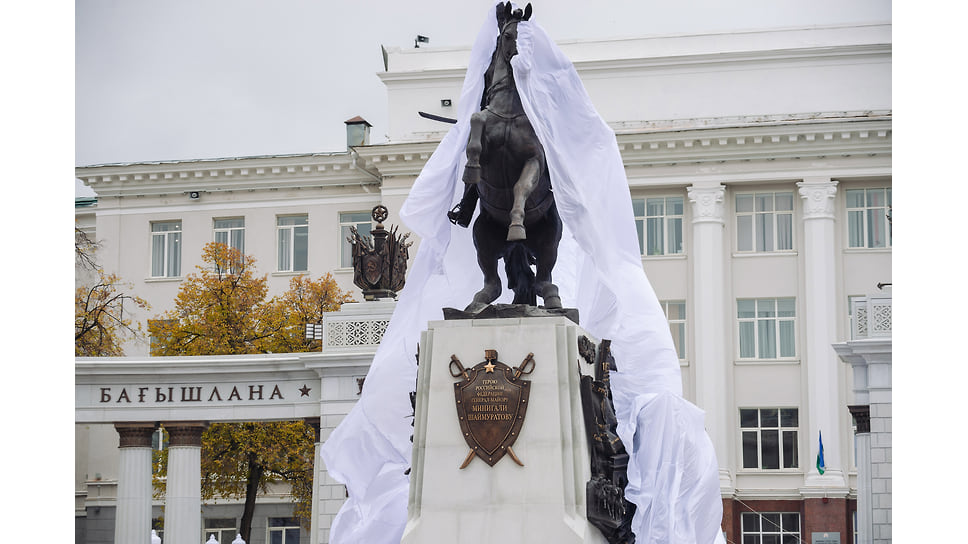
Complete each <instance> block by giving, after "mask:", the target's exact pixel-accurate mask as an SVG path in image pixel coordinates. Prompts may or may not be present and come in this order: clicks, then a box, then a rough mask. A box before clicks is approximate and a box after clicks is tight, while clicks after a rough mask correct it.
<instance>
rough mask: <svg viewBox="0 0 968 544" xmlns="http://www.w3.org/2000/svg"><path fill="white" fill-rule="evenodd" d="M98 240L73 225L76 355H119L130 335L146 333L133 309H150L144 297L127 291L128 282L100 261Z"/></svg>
mask: <svg viewBox="0 0 968 544" xmlns="http://www.w3.org/2000/svg"><path fill="white" fill-rule="evenodd" d="M97 247H98V244H97V243H96V242H95V241H94V240H91V239H90V238H88V236H87V235H86V234H85V233H84V231H82V230H80V229H78V228H77V227H74V258H75V273H76V274H78V280H79V281H78V283H79V285H78V286H77V287H76V288H75V290H74V355H75V356H77V357H119V356H122V355H124V349H123V348H122V344H123V343H124V341H125V340H126V339H128V338H140V337H142V336H143V333H142V331H141V326H140V324H137V323H135V322H134V320H133V316H134V315H133V313H132V310H134V309H136V308H141V309H145V310H147V309H149V308H150V307H149V305H148V303H147V302H145V300H144V299H142V298H140V297H137V296H134V295H131V294H128V293H126V292H125V289H132V288H133V286H132V285H131V284H129V283H125V282H123V281H121V278H120V277H119V276H118V275H117V274H107V273H105V272H104V270H103V269H102V268H101V267H100V266H99V265H98V264H97V258H96V251H97Z"/></svg>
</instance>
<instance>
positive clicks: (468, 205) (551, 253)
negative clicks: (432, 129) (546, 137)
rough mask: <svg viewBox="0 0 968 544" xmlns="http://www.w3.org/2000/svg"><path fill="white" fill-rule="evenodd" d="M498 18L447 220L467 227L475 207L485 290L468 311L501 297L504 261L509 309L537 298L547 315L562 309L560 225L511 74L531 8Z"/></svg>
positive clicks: (501, 8) (503, 6)
mask: <svg viewBox="0 0 968 544" xmlns="http://www.w3.org/2000/svg"><path fill="white" fill-rule="evenodd" d="M496 11H497V23H498V28H499V29H500V33H499V34H498V38H497V46H496V47H495V49H494V54H493V55H492V57H491V63H490V65H489V66H488V68H487V71H486V72H485V74H484V93H483V96H482V98H481V109H480V111H478V112H476V113H474V114H473V115H472V116H471V119H470V137H469V138H468V141H467V165H466V167H465V168H464V175H463V181H464V183H465V190H464V196H463V198H462V199H461V201H460V203H458V204H457V205H456V206H455V207H454V209H453V210H451V211H450V212H449V213H448V217H449V218H450V220H451V221H452V222H453V223H455V224H457V225H460V226H462V227H467V226H468V225H469V224H470V220H471V217H472V216H473V213H474V208H475V206H476V205H477V202H478V200H480V205H481V213H480V214H479V215H478V217H477V220H476V221H475V222H474V227H473V238H474V246H475V248H476V249H477V263H478V265H479V266H480V268H481V271H482V272H483V273H484V287H483V289H481V290H480V291H478V292H477V294H475V295H474V300H473V301H472V302H471V303H470V304H469V305H468V306H467V308H466V309H465V311H467V312H471V313H478V312H480V311H481V310H483V309H484V308H486V307H487V306H488V305H489V304H490V303H491V302H493V301H494V300H496V299H497V297H498V296H500V294H501V290H502V287H501V280H500V277H499V276H498V268H497V261H498V259H502V258H503V259H504V266H505V271H506V272H507V277H508V287H509V288H510V289H512V290H513V291H514V301H513V303H514V304H530V305H532V306H535V305H536V304H537V299H536V296H540V297H541V299H542V300H543V302H544V306H545V308H561V299H560V298H559V296H558V287H557V286H556V285H555V284H553V283H552V282H551V270H552V269H553V268H554V266H555V261H556V260H557V259H558V243H559V241H560V240H561V232H562V225H561V218H560V217H559V216H558V208H557V207H556V206H555V199H554V194H553V193H552V191H551V178H550V177H549V175H548V163H547V161H546V160H545V152H544V148H543V147H542V146H541V142H540V141H539V140H538V136H537V135H536V134H535V132H534V128H533V127H532V126H531V122H530V121H529V120H528V117H527V115H525V113H524V107H523V106H522V105H521V98H520V96H519V95H518V91H517V86H516V84H515V82H514V73H513V71H512V68H511V58H512V57H513V56H514V55H516V54H517V36H518V23H520V22H521V21H527V20H528V19H529V18H530V17H531V4H528V5H527V7H526V8H525V9H524V11H523V12H522V11H521V10H520V9H516V10H513V11H512V8H511V2H504V3H500V4H498V5H497V9H496ZM532 264H533V265H535V270H534V271H532V269H531V265H532Z"/></svg>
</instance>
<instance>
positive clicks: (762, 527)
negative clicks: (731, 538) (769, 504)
mask: <svg viewBox="0 0 968 544" xmlns="http://www.w3.org/2000/svg"><path fill="white" fill-rule="evenodd" d="M741 519H742V523H743V544H800V543H801V542H803V541H802V540H800V513H799V512H743V515H742V517H741Z"/></svg>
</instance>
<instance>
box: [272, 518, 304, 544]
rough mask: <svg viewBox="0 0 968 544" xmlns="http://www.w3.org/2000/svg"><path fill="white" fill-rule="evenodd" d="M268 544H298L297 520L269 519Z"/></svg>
mask: <svg viewBox="0 0 968 544" xmlns="http://www.w3.org/2000/svg"><path fill="white" fill-rule="evenodd" d="M269 544H299V520H298V519H296V518H269Z"/></svg>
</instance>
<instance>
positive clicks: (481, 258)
mask: <svg viewBox="0 0 968 544" xmlns="http://www.w3.org/2000/svg"><path fill="white" fill-rule="evenodd" d="M494 233H495V230H494V223H493V222H492V221H490V220H489V218H488V217H487V216H486V215H485V214H483V213H481V214H480V215H478V217H477V221H475V222H474V245H475V246H477V264H478V266H480V267H481V272H483V273H484V287H483V288H482V289H481V290H480V291H478V292H477V294H475V295H474V300H473V301H472V302H471V303H470V304H468V305H467V307H466V308H464V311H466V312H470V313H475V314H476V313H479V312H480V311H481V310H483V309H484V308H487V306H488V305H489V304H490V303H492V302H494V301H495V300H497V297H499V296H501V277H500V276H499V275H498V273H497V261H498V258H499V257H500V254H501V251H502V249H503V248H504V242H503V241H502V240H501V239H500V238H498V237H496V236H494Z"/></svg>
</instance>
